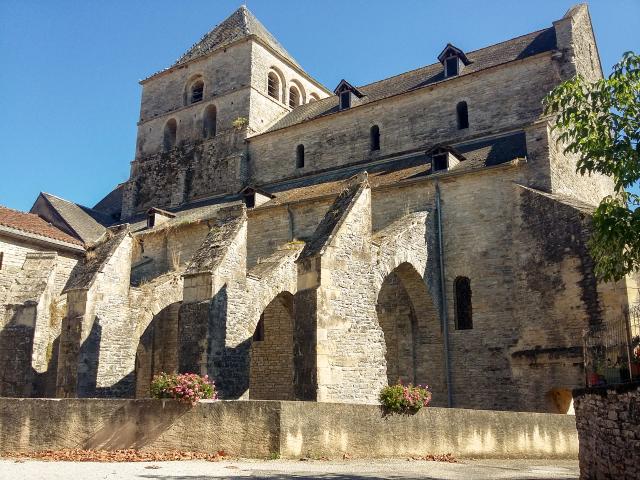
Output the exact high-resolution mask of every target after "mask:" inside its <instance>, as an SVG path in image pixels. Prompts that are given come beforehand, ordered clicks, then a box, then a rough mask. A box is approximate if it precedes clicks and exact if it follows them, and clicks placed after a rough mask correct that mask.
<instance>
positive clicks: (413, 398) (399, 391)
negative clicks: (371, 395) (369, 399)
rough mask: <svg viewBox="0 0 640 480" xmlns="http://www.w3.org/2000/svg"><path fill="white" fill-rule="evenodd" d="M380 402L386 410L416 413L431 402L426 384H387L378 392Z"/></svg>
mask: <svg viewBox="0 0 640 480" xmlns="http://www.w3.org/2000/svg"><path fill="white" fill-rule="evenodd" d="M379 399H380V403H381V404H382V407H383V408H384V409H385V410H386V411H387V412H392V413H405V414H410V413H416V412H417V411H418V410H420V409H421V408H422V407H428V406H429V403H430V402H431V392H430V391H429V386H428V385H416V386H413V385H412V384H409V385H402V384H398V385H389V386H388V387H384V388H383V389H382V391H381V392H380V397H379Z"/></svg>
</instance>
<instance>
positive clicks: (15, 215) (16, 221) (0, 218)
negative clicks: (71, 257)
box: [0, 206, 82, 245]
mask: <svg viewBox="0 0 640 480" xmlns="http://www.w3.org/2000/svg"><path fill="white" fill-rule="evenodd" d="M0 225H3V226H5V227H9V228H13V229H15V230H20V231H22V232H25V233H33V234H35V235H40V236H42V237H47V238H51V239H53V240H58V241H60V242H66V243H72V244H74V245H82V242H81V241H80V240H78V239H76V238H74V237H72V236H71V235H68V234H67V233H65V232H63V231H62V230H60V229H59V228H57V227H55V226H53V225H51V224H50V223H49V222H47V221H45V220H44V219H42V218H41V217H39V216H38V215H36V214H34V213H27V212H20V211H18V210H13V209H11V208H7V207H2V206H0Z"/></svg>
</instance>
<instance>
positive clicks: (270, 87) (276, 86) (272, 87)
mask: <svg viewBox="0 0 640 480" xmlns="http://www.w3.org/2000/svg"><path fill="white" fill-rule="evenodd" d="M267 93H268V94H269V96H270V97H271V98H275V99H276V100H280V79H279V78H278V74H277V73H276V72H269V76H268V77H267Z"/></svg>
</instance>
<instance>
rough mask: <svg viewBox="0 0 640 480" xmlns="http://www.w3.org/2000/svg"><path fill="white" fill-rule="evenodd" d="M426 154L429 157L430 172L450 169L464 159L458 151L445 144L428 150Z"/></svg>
mask: <svg viewBox="0 0 640 480" xmlns="http://www.w3.org/2000/svg"><path fill="white" fill-rule="evenodd" d="M427 156H428V157H429V158H430V159H431V173H436V172H444V171H447V170H451V169H452V168H453V167H455V166H456V165H457V164H459V163H460V162H461V161H463V160H464V159H465V158H464V156H463V155H462V154H461V153H460V152H458V151H456V150H455V149H454V148H453V147H449V146H447V145H444V146H440V147H435V148H433V149H431V150H429V151H428V152H427Z"/></svg>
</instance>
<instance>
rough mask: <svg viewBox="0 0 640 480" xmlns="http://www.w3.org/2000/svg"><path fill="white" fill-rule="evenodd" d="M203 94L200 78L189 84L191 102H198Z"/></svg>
mask: <svg viewBox="0 0 640 480" xmlns="http://www.w3.org/2000/svg"><path fill="white" fill-rule="evenodd" d="M203 96H204V82H203V81H202V80H196V81H195V82H194V84H193V85H192V86H191V103H198V102H201V101H202V98H203Z"/></svg>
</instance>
